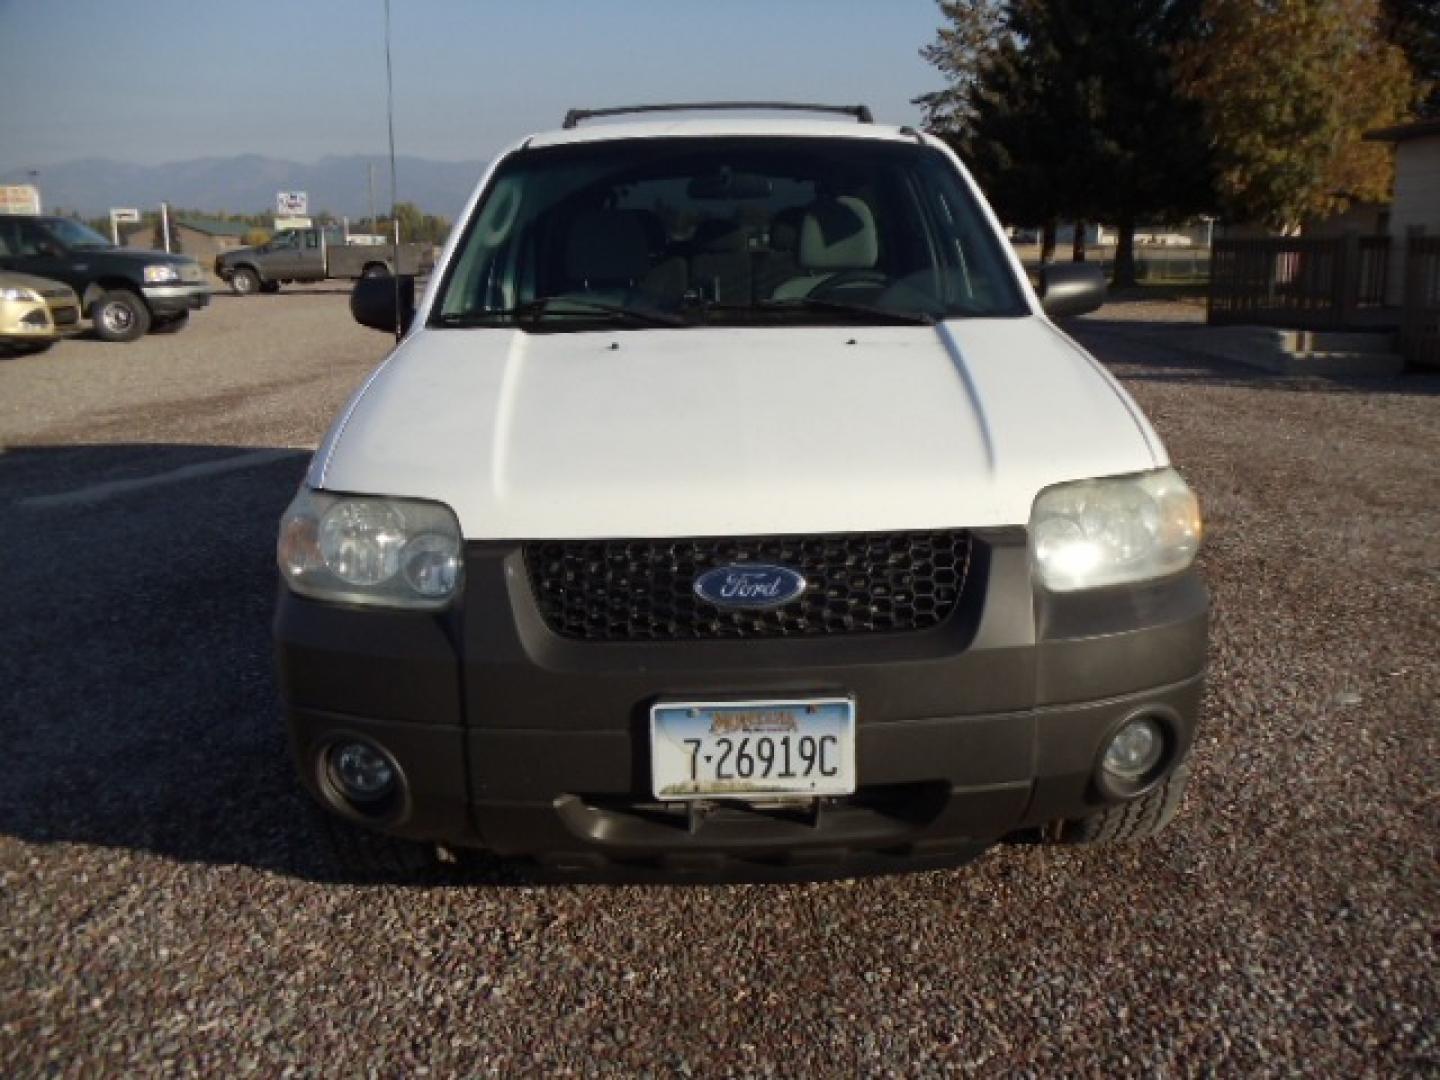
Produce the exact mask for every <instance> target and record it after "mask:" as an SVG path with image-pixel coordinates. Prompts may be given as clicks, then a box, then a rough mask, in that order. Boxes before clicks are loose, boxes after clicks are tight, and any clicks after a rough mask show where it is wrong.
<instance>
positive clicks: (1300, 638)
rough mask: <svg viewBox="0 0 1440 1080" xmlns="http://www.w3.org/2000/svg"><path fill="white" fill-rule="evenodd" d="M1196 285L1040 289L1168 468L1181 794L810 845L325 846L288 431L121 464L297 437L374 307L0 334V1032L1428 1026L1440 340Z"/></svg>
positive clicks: (721, 1050) (406, 1043)
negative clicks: (1208, 310) (299, 691)
mask: <svg viewBox="0 0 1440 1080" xmlns="http://www.w3.org/2000/svg"><path fill="white" fill-rule="evenodd" d="M1195 315H1196V312H1195V309H1194V308H1193V307H1187V306H1184V305H1181V306H1177V307H1175V308H1173V309H1172V308H1158V309H1157V308H1153V307H1148V306H1146V305H1116V306H1115V307H1113V308H1111V309H1107V310H1106V311H1105V312H1103V313H1102V316H1103V317H1100V318H1093V317H1092V318H1089V319H1085V320H1081V321H1080V322H1079V323H1078V324H1077V325H1076V327H1075V332H1076V333H1077V334H1078V335H1079V336H1080V337H1081V338H1082V339H1083V340H1084V341H1085V342H1086V343H1087V344H1088V345H1089V346H1090V347H1092V348H1093V349H1094V350H1095V351H1096V352H1097V354H1098V355H1100V356H1101V357H1102V359H1104V360H1105V361H1106V362H1107V363H1109V364H1110V365H1111V366H1112V368H1113V369H1114V370H1115V371H1116V372H1118V374H1119V375H1120V376H1121V377H1122V378H1123V379H1124V380H1125V382H1126V383H1127V385H1128V386H1129V387H1130V388H1131V390H1132V391H1133V392H1134V393H1135V394H1136V396H1137V397H1138V398H1139V400H1140V402H1141V404H1142V405H1143V406H1144V407H1145V409H1146V410H1147V411H1148V412H1149V414H1150V416H1151V418H1152V419H1153V420H1154V421H1155V423H1156V425H1157V426H1158V428H1159V429H1160V431H1161V433H1162V435H1163V436H1164V437H1165V438H1166V440H1167V441H1168V443H1169V446H1170V449H1171V452H1172V455H1173V456H1174V458H1175V459H1176V461H1177V462H1178V463H1179V464H1180V465H1181V467H1182V468H1183V470H1184V471H1185V473H1186V474H1187V476H1188V477H1189V478H1190V479H1191V481H1192V482H1193V483H1194V484H1195V486H1196V487H1197V488H1198V490H1199V492H1200V494H1201V498H1202V500H1203V503H1204V505H1205V507H1206V510H1207V515H1208V524H1209V528H1210V535H1209V539H1208V542H1207V546H1206V548H1205V551H1204V554H1203V560H1204V564H1205V569H1206V572H1207V575H1208V578H1209V581H1210V583H1211V586H1212V588H1213V590H1214V593H1215V602H1216V616H1215V628H1214V644H1213V663H1212V684H1211V691H1210V697H1209V705H1208V717H1207V721H1206V726H1205V727H1204V728H1203V729H1202V735H1201V739H1200V743H1199V745H1198V748H1197V757H1196V770H1195V776H1194V780H1193V782H1192V786H1191V789H1190V794H1189V797H1188V798H1187V800H1186V804H1185V807H1184V809H1183V811H1182V814H1181V817H1180V818H1179V820H1178V821H1177V823H1176V824H1175V825H1174V826H1173V827H1172V828H1171V830H1169V831H1168V832H1167V833H1165V834H1163V835H1162V836H1161V837H1160V838H1158V839H1157V840H1154V841H1151V842H1147V843H1144V844H1140V845H1136V846H1133V847H1121V848H1114V849H1088V850H1085V849H1066V850H1058V849H1046V848H1033V847H1031V848H1021V847H1012V848H1000V849H996V850H994V851H992V852H991V853H989V854H988V855H986V856H985V857H984V858H982V859H981V860H979V861H978V862H976V863H974V864H972V865H971V866H969V867H967V868H965V869H962V870H959V871H955V872H946V873H931V874H922V875H915V876H906V877H895V878H879V879H866V880H861V881H856V882H841V883H832V884H817V885H805V886H716V887H691V888H661V887H639V886H636V887H598V886H527V885H517V884H513V883H512V881H513V879H512V878H511V877H510V876H509V875H508V874H507V873H506V872H505V870H504V868H495V867H489V868H486V867H482V868H481V869H479V870H477V871H475V872H473V873H472V874H471V875H470V877H469V878H467V879H466V880H463V881H459V882H455V881H447V882H438V883H432V884H427V885H423V886H413V887H403V888H401V887H363V886H357V885H351V884H345V883H343V882H337V881H335V880H334V877H335V875H334V874H333V872H332V867H331V865H330V863H329V862H328V859H327V856H326V854H325V849H324V847H323V842H322V841H321V839H320V837H319V835H318V833H317V831H316V827H315V825H314V823H313V820H312V818H311V817H310V815H309V812H308V809H307V806H306V804H305V802H304V800H303V797H302V796H301V795H300V793H299V791H298V788H297V786H296V784H295V782H294V781H293V779H292V777H291V775H290V772H289V763H288V760H287V759H286V757H285V752H284V740H283V736H282V733H281V730H280V726H279V724H278V722H277V720H276V702H275V699H274V691H273V687H272V684H271V675H270V667H269V663H270V661H269V641H268V631H267V626H266V621H267V618H268V616H269V610H270V605H271V599H272V589H273V570H272V567H271V544H272V538H273V527H274V523H275V521H276V519H277V517H278V515H279V513H280V511H281V509H282V508H283V506H284V504H285V502H286V501H287V499H288V498H289V495H290V493H291V491H292V490H293V487H294V485H295V484H296V482H297V481H298V479H299V477H300V475H301V472H302V470H303V466H304V460H305V458H304V454H303V452H297V453H292V454H271V455H269V456H267V457H256V458H246V459H244V460H242V461H240V462H238V463H236V464H237V465H238V467H236V468H235V469H233V470H231V471H226V472H223V473H218V474H215V475H212V476H208V477H205V478H195V477H187V476H186V474H185V473H183V472H182V473H179V474H178V475H172V476H170V477H168V480H169V482H167V483H163V484H158V485H144V486H126V484H125V482H126V481H131V480H137V479H140V478H148V477H155V476H157V475H159V474H166V473H172V472H174V470H182V469H186V468H188V467H190V466H193V465H196V464H199V463H206V462H210V461H212V460H219V459H232V458H236V457H238V456H240V455H244V454H248V453H250V452H251V451H257V450H274V449H277V448H289V447H300V448H304V447H308V446H311V445H313V444H314V442H315V441H316V440H317V439H318V438H319V436H320V435H321V433H322V431H323V429H324V426H325V424H326V423H327V422H328V420H329V418H330V416H331V415H332V414H333V413H334V412H335V410H336V409H337V408H338V407H339V406H340V404H341V403H342V402H343V401H344V399H345V397H346V396H347V394H348V393H349V391H350V390H351V388H352V387H353V386H354V385H355V384H356V383H357V382H358V381H359V379H360V378H361V377H362V376H363V374H364V372H365V371H366V370H368V369H369V368H370V367H371V366H372V365H373V364H374V362H375V361H376V360H377V359H378V358H379V357H380V356H381V355H382V354H383V353H384V351H385V349H386V347H387V342H386V339H385V338H384V337H383V336H382V335H379V334H375V333H372V332H369V331H365V330H361V329H359V328H357V327H355V326H354V325H353V324H351V323H350V321H349V318H348V313H347V312H346V306H345V298H344V295H343V294H342V293H340V292H338V291H334V290H331V291H327V290H323V289H321V290H310V291H295V292H287V293H284V294H281V295H279V296H276V297H253V298H249V299H246V300H238V299H234V298H230V297H228V296H222V297H218V298H217V300H216V302H215V304H214V305H213V307H212V309H211V310H209V311H207V312H205V313H203V314H202V315H201V316H198V317H197V318H196V319H195V320H194V323H193V325H192V326H191V327H190V328H188V329H187V330H186V331H184V332H183V333H181V334H178V335H175V336H173V337H160V338H149V339H146V340H145V341H144V342H142V343H139V344H136V345H132V346H108V345H103V344H100V343H98V342H93V341H86V340H76V341H69V342H66V343H63V344H62V345H60V346H58V347H57V348H55V349H54V350H52V351H51V352H50V353H48V354H46V355H43V356H38V357H28V358H23V359H8V360H0V440H3V442H4V444H5V445H6V447H7V450H6V452H5V453H4V454H3V456H0V505H3V513H0V552H3V554H0V597H3V601H4V605H5V613H6V617H5V619H4V620H3V622H0V735H3V739H4V746H5V748H6V751H7V761H6V765H7V769H6V773H7V775H6V777H5V780H4V782H3V783H0V1073H4V1074H6V1075H10V1076H20V1075H34V1074H55V1075H76V1076H80V1075H86V1076H88V1075H99V1074H120V1073H128V1072H144V1073H166V1074H169V1073H176V1074H207V1075H230V1074H241V1073H262V1074H266V1075H280V1074H281V1073H282V1072H285V1071H286V1070H288V1069H289V1068H290V1067H294V1069H295V1070H297V1071H298V1072H301V1073H306V1072H311V1073H331V1072H342V1071H343V1072H345V1073H356V1074H360V1073H373V1074H385V1075H394V1074H402V1073H417V1074H418V1073H420V1072H421V1071H422V1070H423V1069H425V1068H428V1069H430V1070H432V1071H433V1072H435V1073H437V1074H452V1073H456V1072H465V1073H506V1074H516V1073H534V1072H539V1071H541V1070H544V1071H545V1072H547V1073H554V1074H560V1075H564V1074H572V1073H610V1074H630V1073H634V1072H648V1073H653V1074H669V1073H674V1072H681V1073H685V1072H689V1073H694V1074H759V1075H788V1076H793V1075H802V1074H807V1073H813V1074H832V1075H836V1074H838V1075H851V1076H853V1075H858V1074H875V1073H895V1074H923V1073H930V1072H937V1071H941V1070H946V1069H954V1070H974V1071H983V1072H986V1073H991V1072H995V1071H1005V1072H1020V1073H1029V1074H1032V1075H1039V1074H1050V1073H1055V1072H1058V1071H1062V1070H1063V1071H1065V1072H1086V1073H1096V1074H1099V1073H1114V1072H1121V1073H1137V1072H1144V1073H1161V1074H1172V1073H1193V1072H1211V1073H1232V1072H1240V1071H1244V1072H1247V1073H1250V1072H1276V1073H1278V1072H1305V1073H1316V1074H1329V1075H1359V1074H1365V1073H1373V1074H1397V1073H1417V1072H1429V1073H1432V1074H1433V1073H1435V1072H1436V1071H1437V1070H1440V1020H1437V1016H1440V989H1437V980H1436V953H1437V944H1436V943H1437V938H1436V931H1437V910H1440V904H1437V900H1440V873H1437V865H1436V837H1437V835H1440V830H1437V826H1440V776H1437V768H1436V760H1437V757H1436V751H1437V738H1436V730H1437V727H1436V708H1437V703H1440V661H1437V653H1436V643H1437V641H1440V625H1437V623H1440V614H1437V613H1440V494H1437V493H1440V453H1437V449H1440V377H1424V378H1421V377H1414V376H1411V377H1406V378H1404V379H1401V380H1395V381H1387V382H1377V383H1373V384H1368V385H1367V384H1365V383H1361V382H1351V383H1339V382H1318V381H1317V382H1299V381H1286V380H1281V379H1276V378H1274V377H1268V376H1259V375H1257V374H1255V373H1251V372H1248V371H1245V370H1242V369H1238V368H1226V367H1220V366H1216V365H1215V364H1214V363H1213V362H1210V361H1202V360H1199V359H1197V358H1194V357H1187V356H1184V355H1177V354H1175V353H1174V352H1173V351H1171V350H1169V349H1167V346H1166V332H1167V325H1168V324H1167V323H1166V321H1165V320H1166V319H1193V318H1194V317H1195ZM95 485H105V486H102V487H100V488H98V490H92V491H91V492H90V493H89V494H88V495H87V496H85V497H84V498H76V497H73V496H71V495H70V494H68V493H71V492H73V491H75V490H76V489H85V488H93V487H94V486H95Z"/></svg>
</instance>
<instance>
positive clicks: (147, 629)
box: [0, 445, 524, 884]
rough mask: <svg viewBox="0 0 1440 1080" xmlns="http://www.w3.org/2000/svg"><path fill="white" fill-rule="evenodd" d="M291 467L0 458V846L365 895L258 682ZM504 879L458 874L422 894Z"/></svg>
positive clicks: (19, 454)
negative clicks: (241, 869) (57, 849)
mask: <svg viewBox="0 0 1440 1080" xmlns="http://www.w3.org/2000/svg"><path fill="white" fill-rule="evenodd" d="M305 465H306V454H305V452H304V451H296V452H291V453H286V452H285V451H284V450H283V448H272V447H241V446H142V445H109V446H63V447H20V448H12V449H9V450H7V451H5V452H4V453H0V551H3V552H4V554H3V556H0V596H3V597H4V598H5V602H6V608H7V611H6V615H7V617H6V618H5V619H4V620H3V621H0V737H3V740H4V745H5V747H6V751H7V759H8V760H7V770H6V771H7V776H6V781H5V783H4V784H0V835H5V836H10V837H14V838H16V839H17V840H20V841H23V842H25V843H28V844H60V843H80V844H93V845H99V846H102V847H112V848H124V849H130V850H134V851H145V852H151V853H153V854H156V855H159V856H162V857H165V858H169V859H175V860H179V861H183V862H200V863H213V864H226V865H235V864H239V865H246V866H251V867H254V868H257V869H262V870H267V871H272V872H275V873H281V874H286V875H290V876H294V877H299V878H304V879H310V880H315V881H356V880H364V878H363V877H359V876H357V875H356V874H354V873H353V872H351V871H350V870H349V869H347V868H346V867H344V866H342V865H340V864H339V863H338V862H337V860H336V857H335V852H334V847H333V845H332V844H331V843H330V842H329V831H328V828H327V824H326V823H325V822H323V821H322V820H321V819H320V817H319V811H318V810H315V809H314V808H313V807H312V804H311V803H310V800H309V797H308V796H307V795H306V794H304V792H303V791H302V790H301V788H300V786H299V783H298V781H297V780H296V778H295V776H294V772H293V769H292V766H291V764H290V759H289V755H288V750H287V746H286V737H285V732H284V728H283V725H282V722H281V719H280V704H279V700H278V698H277V696H276V689H275V680H274V676H273V666H272V657H271V643H270V619H271V614H272V609H273V604H274V598H275V589H276V580H275V569H274V542H275V525H276V522H277V521H278V519H279V517H280V514H281V513H282V511H283V510H284V507H285V505H286V503H287V502H288V501H289V499H290V497H291V495H292V493H293V492H294V490H295V487H296V485H297V484H298V483H299V482H300V480H301V477H302V475H303V472H304V469H305ZM523 878H524V874H523V873H521V872H520V871H519V870H517V868H516V867H515V866H513V865H509V864H505V863H502V862H500V861H498V860H493V859H486V858H476V859H468V860H467V861H466V863H465V865H464V866H463V867H462V868H461V869H460V870H459V871H458V872H457V871H454V870H446V871H442V872H441V873H439V874H437V875H432V876H431V877H422V880H436V881H440V880H457V879H458V880H464V881H466V882H470V883H482V884H498V883H508V882H513V881H517V880H522V879H523Z"/></svg>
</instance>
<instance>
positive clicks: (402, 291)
mask: <svg viewBox="0 0 1440 1080" xmlns="http://www.w3.org/2000/svg"><path fill="white" fill-rule="evenodd" d="M397 295H398V297H399V307H398V309H397V307H396V297H397ZM350 314H351V315H353V316H355V321H356V322H358V323H359V324H360V325H361V326H368V327H370V328H371V329H372V330H384V331H386V332H388V333H391V334H393V333H394V332H395V328H396V327H397V326H398V327H399V328H400V332H401V333H402V334H403V333H405V332H406V331H407V330H409V329H410V324H411V323H412V322H414V321H415V275H414V274H400V275H399V276H398V277H390V276H388V275H387V276H385V277H362V278H361V279H360V280H359V281H357V282H355V288H353V289H351V290H350Z"/></svg>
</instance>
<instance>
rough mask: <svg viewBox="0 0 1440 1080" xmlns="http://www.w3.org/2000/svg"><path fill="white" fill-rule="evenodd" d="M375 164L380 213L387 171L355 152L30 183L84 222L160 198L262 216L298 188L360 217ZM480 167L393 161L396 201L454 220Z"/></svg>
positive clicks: (94, 161)
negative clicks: (307, 161)
mask: <svg viewBox="0 0 1440 1080" xmlns="http://www.w3.org/2000/svg"><path fill="white" fill-rule="evenodd" d="M372 163H373V164H374V166H375V204H376V206H377V208H378V209H379V211H380V213H381V214H384V213H385V208H386V207H387V206H388V205H389V201H390V167H389V163H388V161H387V160H386V159H384V158H382V157H369V156H365V155H360V154H356V155H353V156H349V157H325V158H321V159H320V160H319V161H317V162H315V163H314V164H309V165H307V164H303V163H300V162H295V161H281V160H279V159H277V158H267V157H262V156H260V155H259V154H242V155H239V156H237V157H227V158H213V157H212V158H197V159H195V160H194V161H176V162H172V163H170V164H168V165H131V164H128V163H126V162H123V161H111V160H109V159H107V158H84V159H81V160H79V161H67V162H65V163H64V164H61V165H49V166H46V167H45V168H43V169H41V170H40V176H39V179H38V181H37V183H38V184H39V185H40V194H41V197H42V199H43V200H44V204H45V209H46V210H54V209H56V208H61V209H64V210H66V211H72V210H74V211H79V212H80V213H81V214H84V215H85V216H87V217H91V216H98V215H100V214H104V213H106V212H107V211H108V210H109V209H110V208H111V207H117V206H118V207H139V208H141V209H150V208H152V207H155V206H158V205H159V204H160V203H161V202H162V201H164V202H169V203H170V204H171V205H172V206H176V207H182V208H184V209H187V210H208V211H212V212H216V211H219V212H228V213H234V214H255V213H269V212H271V211H272V210H273V209H274V206H275V193H276V192H277V191H304V192H308V193H309V196H310V210H311V212H312V213H319V212H320V211H322V210H328V211H330V212H331V213H332V214H336V215H348V216H350V217H363V216H366V215H368V214H369V212H370V210H369V196H368V193H367V166H368V165H370V164H372ZM484 165H485V163H484V162H479V161H430V160H428V159H426V158H416V157H401V158H397V159H396V173H397V175H398V177H399V196H400V199H401V200H402V201H403V202H412V203H415V204H416V205H417V206H419V207H420V209H421V210H423V211H425V212H426V213H428V214H441V215H443V216H445V217H448V218H451V219H452V220H453V219H454V218H455V216H456V215H457V214H459V212H460V211H461V209H463V207H464V205H465V200H466V199H467V198H469V196H470V191H471V189H472V188H473V187H474V186H475V184H476V182H477V181H478V180H479V179H480V175H481V172H482V170H483V168H484Z"/></svg>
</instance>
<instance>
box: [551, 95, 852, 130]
mask: <svg viewBox="0 0 1440 1080" xmlns="http://www.w3.org/2000/svg"><path fill="white" fill-rule="evenodd" d="M741 109H765V110H775V111H777V112H820V113H839V114H841V115H842V116H853V117H855V119H856V120H858V121H860V123H862V124H873V123H874V122H875V117H874V116H872V115H871V114H870V106H868V105H816V104H812V103H810V102H803V101H801V102H796V101H690V102H677V103H673V104H670V103H667V104H663V105H619V106H616V107H614V108H610V109H571V110H570V111H569V112H567V113H566V114H565V123H564V124H562V125H561V126H562V127H564V128H565V129H566V130H567V131H568V130H569V129H570V128H573V127H574V126H575V125H576V124H578V123H580V121H582V120H593V119H594V118H595V117H597V116H623V115H624V114H626V113H653V112H702V111H719V110H724V111H726V112H730V111H736V110H741Z"/></svg>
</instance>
